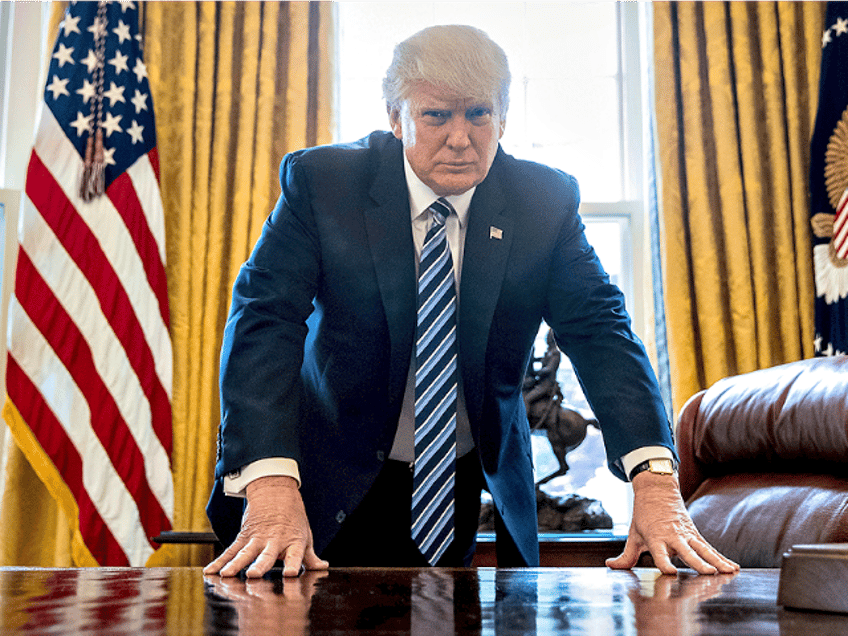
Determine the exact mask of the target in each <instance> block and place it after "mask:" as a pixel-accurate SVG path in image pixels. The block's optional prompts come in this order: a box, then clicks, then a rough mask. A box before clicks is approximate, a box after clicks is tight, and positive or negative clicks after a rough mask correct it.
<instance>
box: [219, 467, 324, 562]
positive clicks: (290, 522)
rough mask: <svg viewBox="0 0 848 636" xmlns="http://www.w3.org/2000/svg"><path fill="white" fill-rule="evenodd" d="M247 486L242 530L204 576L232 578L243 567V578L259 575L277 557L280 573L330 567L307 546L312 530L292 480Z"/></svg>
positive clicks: (267, 480) (261, 481)
mask: <svg viewBox="0 0 848 636" xmlns="http://www.w3.org/2000/svg"><path fill="white" fill-rule="evenodd" d="M246 490H247V506H246V507H245V510H244V516H243V517H242V521H241V531H240V532H239V533H238V536H237V537H236V539H235V541H233V543H232V545H230V547H228V548H227V549H226V550H225V551H224V552H223V554H221V556H219V557H218V558H217V559H215V560H214V561H212V563H210V564H209V565H207V566H206V567H205V568H204V570H203V573H204V574H220V575H221V576H235V575H237V574H238V573H239V572H240V571H241V570H243V569H244V568H247V571H246V574H247V576H248V577H250V578H259V577H261V576H262V575H263V574H265V573H266V572H268V570H270V569H271V568H272V567H274V563H276V562H277V560H278V559H282V560H283V562H284V563H285V567H284V568H283V576H297V575H298V574H299V573H300V567H301V565H303V566H304V567H305V568H306V569H307V570H326V569H327V568H328V567H329V563H327V562H326V561H323V560H322V559H319V558H318V555H317V554H315V550H314V549H313V547H312V530H311V529H310V527H309V520H308V519H307V518H306V509H305V508H304V507H303V499H301V497H300V491H299V490H298V487H297V481H295V480H294V479H293V478H291V477H282V476H273V477H260V478H259V479H257V480H255V481H252V482H251V483H249V484H248V485H247V489H246ZM248 566H250V567H248Z"/></svg>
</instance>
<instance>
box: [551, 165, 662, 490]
mask: <svg viewBox="0 0 848 636" xmlns="http://www.w3.org/2000/svg"><path fill="white" fill-rule="evenodd" d="M567 179H568V184H567V187H566V189H565V191H564V193H563V195H561V196H562V202H563V205H564V206H565V208H566V210H565V212H566V213H565V215H564V217H563V222H562V225H561V226H560V229H559V235H558V237H557V244H556V247H555V250H554V256H553V259H552V266H551V270H550V273H549V274H550V278H549V282H548V298H547V305H546V312H545V320H546V322H547V323H548V324H549V325H550V326H551V328H552V329H553V331H554V334H555V337H556V341H557V344H558V345H559V347H560V349H562V351H563V352H564V353H565V354H566V355H567V356H568V357H569V359H570V360H571V362H572V364H573V365H574V369H575V372H576V374H577V377H578V379H579V381H580V384H581V386H582V388H583V391H584V393H585V394H586V398H587V400H588V401H589V404H590V406H591V407H592V410H593V411H594V412H595V416H596V417H597V419H598V422H599V423H600V426H601V431H602V433H603V437H604V444H605V446H606V450H607V458H608V461H609V465H610V470H612V472H613V473H614V474H616V475H617V476H618V477H619V478H621V479H626V476H625V475H624V470H623V467H622V465H621V461H620V459H621V457H622V456H623V455H625V454H627V453H628V452H630V451H633V450H635V449H637V448H641V447H644V446H664V447H666V448H669V449H670V450H671V451H672V453H674V452H675V451H674V442H673V439H672V431H671V425H670V423H669V421H668V417H667V415H666V412H665V407H664V405H663V402H662V398H661V397H660V392H659V386H658V384H657V380H656V376H655V374H654V371H653V369H652V367H651V364H650V361H649V359H648V356H647V353H646V352H645V348H644V346H643V345H642V343H641V341H640V340H639V338H638V337H637V336H636V335H635V334H634V333H633V331H632V329H631V325H630V317H629V316H628V314H627V312H626V310H625V305H624V295H623V294H622V292H621V291H620V290H619V289H618V287H616V286H615V285H613V284H612V283H611V282H610V280H609V276H607V274H606V272H604V270H603V267H602V266H601V263H600V261H599V260H598V257H597V255H596V254H595V251H594V250H593V249H592V247H591V246H590V245H589V243H588V242H587V240H586V236H585V234H584V226H583V223H582V222H581V220H580V217H579V215H578V213H577V206H578V204H579V194H578V188H577V182H576V181H575V180H574V179H573V177H567Z"/></svg>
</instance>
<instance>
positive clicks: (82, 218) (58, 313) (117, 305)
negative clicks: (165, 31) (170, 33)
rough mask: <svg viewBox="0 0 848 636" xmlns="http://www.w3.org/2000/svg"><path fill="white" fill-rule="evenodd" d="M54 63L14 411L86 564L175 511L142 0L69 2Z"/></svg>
mask: <svg viewBox="0 0 848 636" xmlns="http://www.w3.org/2000/svg"><path fill="white" fill-rule="evenodd" d="M48 78H49V82H48V85H47V86H46V88H45V91H44V102H43V103H42V107H41V108H40V110H39V126H38V130H37V131H36V138H35V143H34V146H33V150H32V154H31V156H30V163H29V167H28V170H27V179H26V188H25V196H24V200H23V204H22V215H21V219H20V223H19V228H18V242H19V246H20V249H19V256H18V266H17V272H16V278H15V291H14V294H13V296H12V297H11V300H10V306H9V329H8V338H9V343H8V345H9V346H8V369H9V371H8V373H7V378H6V389H7V401H6V405H5V407H4V410H3V413H4V417H5V418H6V420H7V422H8V423H9V426H10V430H11V431H12V434H13V435H14V436H15V439H16V441H17V442H18V445H19V446H20V448H21V450H22V451H23V452H24V454H25V455H26V457H27V459H28V460H29V462H30V464H31V465H32V467H33V468H34V470H35V471H36V473H37V474H38V475H39V477H40V478H41V479H42V480H44V482H45V484H46V486H47V488H48V490H49V491H50V493H51V494H52V495H53V496H54V497H55V498H56V500H57V502H58V504H59V506H60V508H61V509H62V511H63V512H64V513H65V515H67V517H68V519H69V521H70V523H71V531H72V533H73V539H72V545H73V556H74V560H75V563H76V564H78V565H83V564H86V565H88V564H91V562H92V560H93V561H95V562H96V563H98V564H99V565H103V566H116V565H130V566H141V565H145V563H147V561H148V558H149V557H150V556H151V555H152V554H153V552H154V550H155V549H156V544H155V543H154V542H153V541H152V538H153V537H156V536H157V535H159V534H161V533H162V532H163V531H166V530H169V529H170V528H171V523H172V516H173V507H174V486H173V479H172V475H171V465H170V463H171V462H170V454H171V450H172V445H173V434H172V429H171V417H172V412H171V397H172V394H171V391H172V388H171V387H172V382H173V358H172V351H171V339H170V333H169V327H170V324H169V323H170V313H169V308H168V286H167V280H166V268H165V262H166V251H165V223H164V220H165V219H164V209H163V207H162V201H161V198H160V196H159V183H158V179H159V156H158V153H157V151H156V133H155V123H154V119H153V110H152V104H151V103H150V86H149V83H148V81H147V69H146V67H145V65H144V62H143V61H142V56H141V36H140V34H139V32H138V7H137V6H136V3H134V2H131V1H128V2H122V3H109V2H90V3H89V2H80V3H71V5H70V6H69V8H68V10H67V12H66V14H65V19H64V21H63V22H62V24H61V25H60V30H59V36H58V38H57V44H56V49H55V53H54V54H53V55H52V57H51V64H50V69H49V72H48ZM107 87H108V90H107Z"/></svg>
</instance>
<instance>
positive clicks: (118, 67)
mask: <svg viewBox="0 0 848 636" xmlns="http://www.w3.org/2000/svg"><path fill="white" fill-rule="evenodd" d="M128 59H129V55H122V54H121V52H120V51H115V57H113V58H112V59H111V60H109V64H111V65H112V66H114V67H115V75H120V74H121V71H127V72H129V70H130V69H129V67H128V66H127V60H128Z"/></svg>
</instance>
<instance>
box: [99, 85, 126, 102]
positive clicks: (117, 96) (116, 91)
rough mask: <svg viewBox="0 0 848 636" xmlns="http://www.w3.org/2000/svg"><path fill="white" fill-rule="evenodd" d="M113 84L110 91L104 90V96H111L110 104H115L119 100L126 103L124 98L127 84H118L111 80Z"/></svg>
mask: <svg viewBox="0 0 848 636" xmlns="http://www.w3.org/2000/svg"><path fill="white" fill-rule="evenodd" d="M109 84H111V86H110V87H109V90H108V91H103V96H104V97H108V98H109V106H114V105H115V104H116V103H117V102H124V103H126V101H127V100H126V99H124V89H125V88H126V86H116V85H115V82H109Z"/></svg>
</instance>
